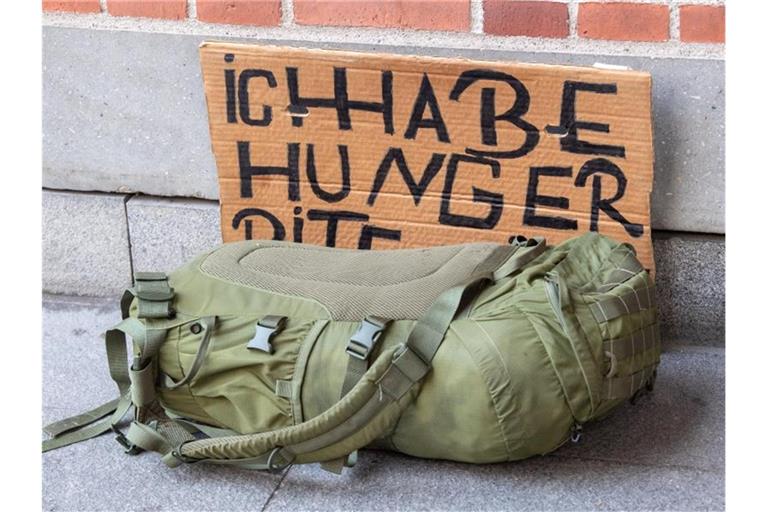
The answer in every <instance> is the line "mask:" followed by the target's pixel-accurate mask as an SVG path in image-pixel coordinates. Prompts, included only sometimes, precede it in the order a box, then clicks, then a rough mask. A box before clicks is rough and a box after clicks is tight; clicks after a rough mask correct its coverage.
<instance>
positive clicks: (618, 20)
mask: <svg viewBox="0 0 768 512" xmlns="http://www.w3.org/2000/svg"><path fill="white" fill-rule="evenodd" d="M578 32H579V36H581V37H586V38H588V39H612V40H617V41H666V40H668V39H669V7H667V6H666V5H659V4H629V3H613V2H611V3H583V4H579V17H578Z"/></svg>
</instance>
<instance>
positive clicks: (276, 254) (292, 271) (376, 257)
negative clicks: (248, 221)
mask: <svg viewBox="0 0 768 512" xmlns="http://www.w3.org/2000/svg"><path fill="white" fill-rule="evenodd" d="M497 247H498V245H497V244H470V245H454V246H443V247H431V248H426V249H397V250H388V251H356V250H352V249H335V248H328V247H319V246H313V245H298V244H289V243H286V242H276V241H266V242H265V241H247V242H237V243H231V244H226V245H223V246H222V247H221V248H219V249H217V250H216V251H215V252H213V253H211V254H210V255H209V256H208V257H207V258H206V259H205V260H204V261H203V263H202V264H201V266H200V268H201V270H202V271H203V272H204V273H206V274H208V275H210V276H212V277H216V278H218V279H223V280H226V281H230V282H233V283H237V284H240V285H244V286H249V287H254V288H259V289H261V290H266V291H270V292H275V293H280V294H283V295H291V296H296V297H305V298H310V299H314V300H316V301H318V302H320V303H321V304H323V305H324V306H325V307H326V308H327V309H328V311H329V312H330V314H331V316H332V317H333V319H335V320H350V321H358V320H361V319H363V318H364V317H365V316H367V315H377V316H382V317H385V318H390V319H416V318H419V317H420V316H421V315H422V314H423V313H424V312H425V311H426V310H427V308H428V307H429V306H430V305H431V304H432V302H434V300H435V299H436V298H437V296H438V295H440V293H442V292H443V291H445V290H446V289H448V288H450V287H451V286H453V285H456V284H458V283H460V282H462V281H463V280H464V279H465V278H466V277H467V276H469V274H470V273H471V272H472V270H473V269H474V268H475V267H476V266H477V265H478V264H479V263H480V262H482V261H483V260H484V259H485V258H486V257H487V256H488V255H490V254H491V252H493V251H494V250H495V249H496V248H497Z"/></svg>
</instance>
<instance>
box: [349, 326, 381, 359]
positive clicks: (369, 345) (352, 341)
mask: <svg viewBox="0 0 768 512" xmlns="http://www.w3.org/2000/svg"><path fill="white" fill-rule="evenodd" d="M388 323H389V320H387V319H386V318H381V317H378V316H367V317H365V318H364V319H363V321H362V322H360V326H359V327H358V328H357V331H355V333H354V334H353V335H352V337H351V338H349V342H348V343H347V354H349V355H350V357H354V358H356V359H361V360H363V361H365V360H366V359H368V356H369V355H370V353H371V350H372V349H373V347H374V346H375V345H376V343H377V342H378V341H379V338H380V337H381V333H382V332H383V331H384V329H385V328H386V327H387V324H388Z"/></svg>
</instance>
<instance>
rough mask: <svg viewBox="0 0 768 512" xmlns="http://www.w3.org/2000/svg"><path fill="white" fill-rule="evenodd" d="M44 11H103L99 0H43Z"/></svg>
mask: <svg viewBox="0 0 768 512" xmlns="http://www.w3.org/2000/svg"><path fill="white" fill-rule="evenodd" d="M43 10H44V11H66V12H101V6H99V0H62V1H60V2H49V1H46V0H43Z"/></svg>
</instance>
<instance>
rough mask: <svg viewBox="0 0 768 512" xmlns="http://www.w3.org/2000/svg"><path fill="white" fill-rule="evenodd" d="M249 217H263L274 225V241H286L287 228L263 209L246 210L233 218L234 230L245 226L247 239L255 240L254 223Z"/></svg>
mask: <svg viewBox="0 0 768 512" xmlns="http://www.w3.org/2000/svg"><path fill="white" fill-rule="evenodd" d="M248 217H262V218H264V219H267V221H269V223H270V224H271V225H272V240H285V226H283V223H282V222H280V220H278V218H277V217H275V216H274V215H272V214H271V213H269V212H268V211H267V210H262V209H261V208H244V209H242V210H240V211H239V212H237V213H236V214H235V216H234V217H233V218H232V229H238V228H239V227H240V223H241V222H243V221H244V224H245V239H246V240H253V221H252V220H251V219H249V218H248Z"/></svg>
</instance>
